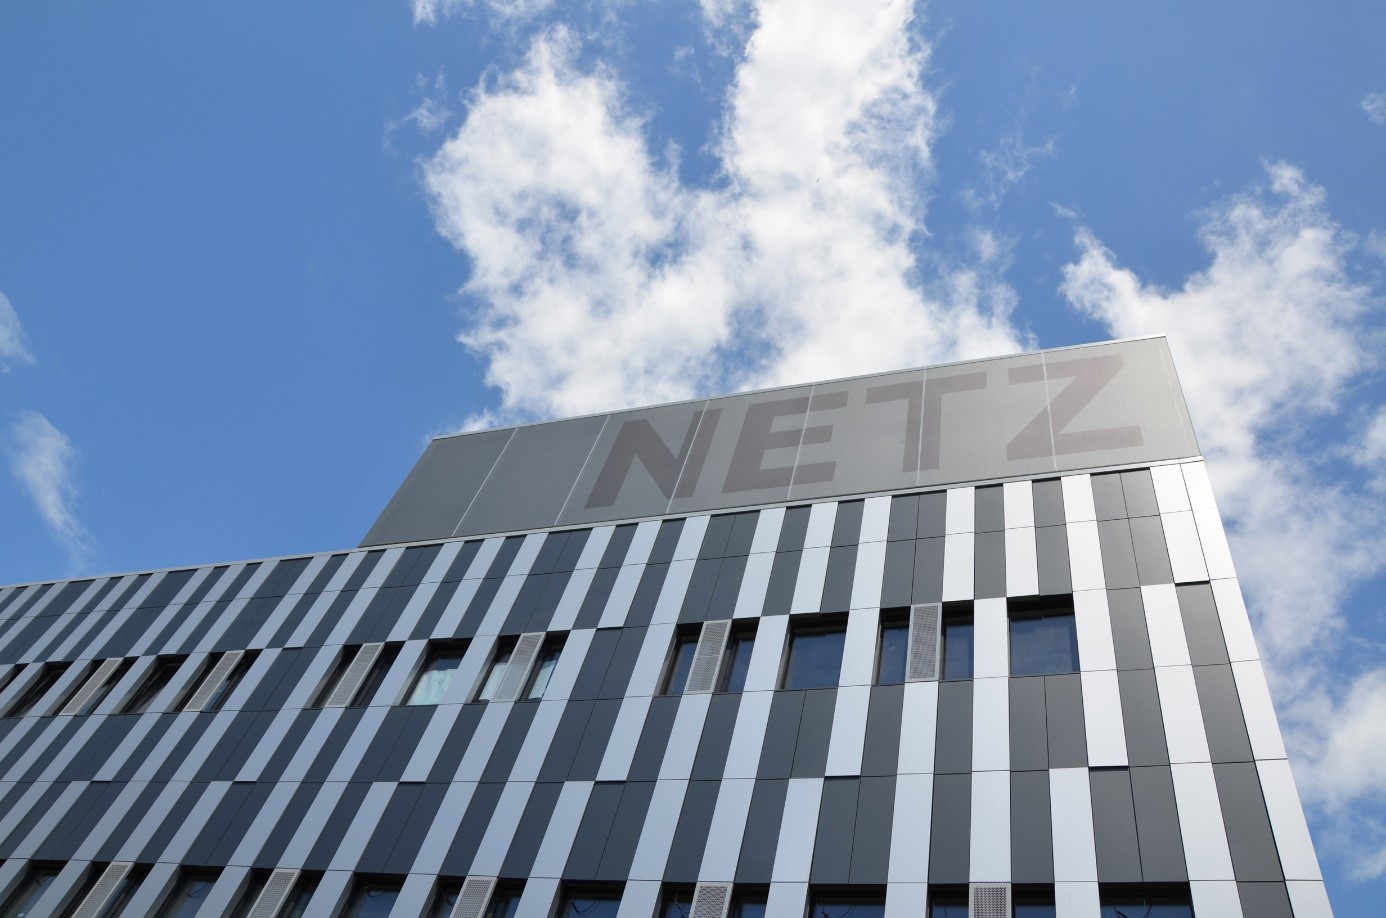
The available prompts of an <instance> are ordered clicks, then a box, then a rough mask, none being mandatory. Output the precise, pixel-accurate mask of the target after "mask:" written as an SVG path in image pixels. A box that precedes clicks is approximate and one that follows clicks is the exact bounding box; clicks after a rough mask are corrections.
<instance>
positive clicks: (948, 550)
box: [943, 492, 976, 602]
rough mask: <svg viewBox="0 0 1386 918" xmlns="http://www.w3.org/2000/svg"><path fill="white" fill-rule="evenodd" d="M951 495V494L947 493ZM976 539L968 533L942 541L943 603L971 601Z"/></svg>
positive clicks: (945, 538)
mask: <svg viewBox="0 0 1386 918" xmlns="http://www.w3.org/2000/svg"><path fill="white" fill-rule="evenodd" d="M949 493H952V492H949ZM975 545H976V539H975V537H974V536H973V535H972V533H970V532H964V533H956V534H953V535H948V536H945V537H944V540H943V601H944V602H953V601H955V600H962V599H971V598H972V591H973V588H974V585H975V584H974V580H973V569H972V560H973V559H972V556H973V550H974V548H975Z"/></svg>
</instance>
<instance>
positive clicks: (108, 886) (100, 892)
mask: <svg viewBox="0 0 1386 918" xmlns="http://www.w3.org/2000/svg"><path fill="white" fill-rule="evenodd" d="M133 866H135V865H134V864H132V863H130V862H129V861H116V862H114V863H112V864H110V865H109V866H107V867H106V869H105V871H104V872H102V874H101V876H100V877H99V878H98V879H97V881H96V883H95V884H94V885H93V886H92V888H91V892H89V893H87V897H86V898H85V899H83V900H82V904H81V905H79V906H77V911H75V912H73V913H72V918H96V916H97V915H100V914H101V911H102V909H104V908H105V907H106V903H107V902H109V901H110V900H111V899H112V898H114V897H115V894H116V892H117V891H118V890H119V889H120V884H121V883H124V882H125V877H126V875H127V874H129V873H130V868H131V867H133Z"/></svg>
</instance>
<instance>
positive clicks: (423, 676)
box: [404, 642, 467, 704]
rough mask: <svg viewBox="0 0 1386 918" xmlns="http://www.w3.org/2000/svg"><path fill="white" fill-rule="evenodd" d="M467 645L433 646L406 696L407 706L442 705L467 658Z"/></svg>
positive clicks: (447, 644) (448, 644) (445, 644)
mask: <svg viewBox="0 0 1386 918" xmlns="http://www.w3.org/2000/svg"><path fill="white" fill-rule="evenodd" d="M466 653H467V645H466V644H465V643H463V642H447V643H440V644H432V645H430V646H429V649H428V656H427V657H426V658H425V659H424V664H423V666H422V667H420V668H419V674H418V675H417V676H415V677H414V684H413V685H412V686H410V688H409V694H408V695H406V696H405V698H404V703H405V704H441V703H442V701H443V698H444V697H445V696H446V695H447V693H448V689H449V688H451V687H452V680H453V677H454V676H456V675H457V668H458V667H459V666H461V665H462V658H463V657H464V656H466Z"/></svg>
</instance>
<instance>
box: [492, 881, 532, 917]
mask: <svg viewBox="0 0 1386 918" xmlns="http://www.w3.org/2000/svg"><path fill="white" fill-rule="evenodd" d="M523 891H524V890H523V889H522V888H521V887H520V886H514V885H510V884H505V885H502V886H498V887H496V891H495V893H494V894H492V896H491V903H490V905H488V906H487V907H486V918H515V916H516V915H518V914H519V913H520V894H521V893H522V892H523Z"/></svg>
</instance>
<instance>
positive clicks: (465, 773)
mask: <svg viewBox="0 0 1386 918" xmlns="http://www.w3.org/2000/svg"><path fill="white" fill-rule="evenodd" d="M512 707H514V705H511V704H507V703H505V702H498V701H491V702H488V703H487V705H486V710H485V711H483V712H482V714H481V720H480V721H479V722H478V723H477V725H476V732H475V733H473V734H472V739H471V742H469V743H468V744H467V751H466V752H465V753H463V755H462V761H461V762H460V763H458V766H457V774H456V776H454V777H453V780H454V781H480V780H481V773H482V772H483V771H485V770H486V762H487V760H488V759H490V758H491V752H492V751H493V750H494V749H495V748H496V739H497V738H498V737H499V736H500V732H501V730H502V728H504V727H505V721H506V718H508V717H509V716H510V709H511V708H512Z"/></svg>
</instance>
